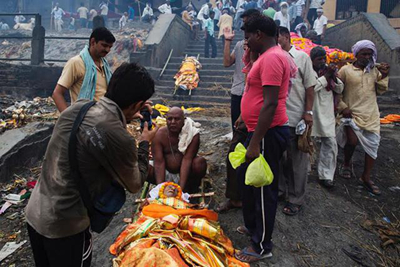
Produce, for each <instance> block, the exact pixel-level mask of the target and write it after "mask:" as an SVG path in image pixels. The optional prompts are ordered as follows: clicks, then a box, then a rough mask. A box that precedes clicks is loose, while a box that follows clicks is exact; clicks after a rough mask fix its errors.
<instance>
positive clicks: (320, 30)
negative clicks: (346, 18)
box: [313, 8, 328, 44]
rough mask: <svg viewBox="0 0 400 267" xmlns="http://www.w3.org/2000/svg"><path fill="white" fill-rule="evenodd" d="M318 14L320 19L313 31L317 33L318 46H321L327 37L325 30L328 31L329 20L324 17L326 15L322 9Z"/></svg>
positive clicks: (315, 23) (315, 22)
mask: <svg viewBox="0 0 400 267" xmlns="http://www.w3.org/2000/svg"><path fill="white" fill-rule="evenodd" d="M317 14H318V17H317V19H316V20H315V21H314V27H313V30H314V31H316V32H317V38H318V41H317V44H321V42H322V39H324V37H325V30H326V25H327V24H328V18H327V17H325V16H324V15H322V14H324V11H323V10H322V8H320V9H318V10H317Z"/></svg>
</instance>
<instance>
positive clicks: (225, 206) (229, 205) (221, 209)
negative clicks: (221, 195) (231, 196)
mask: <svg viewBox="0 0 400 267" xmlns="http://www.w3.org/2000/svg"><path fill="white" fill-rule="evenodd" d="M240 208H241V207H237V206H235V205H233V204H232V202H231V201H230V200H227V201H225V202H223V203H221V204H220V205H218V207H217V208H216V209H215V211H216V212H219V213H222V212H227V211H228V210H232V209H240Z"/></svg>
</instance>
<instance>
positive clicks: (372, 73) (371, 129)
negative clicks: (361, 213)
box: [336, 40, 390, 195]
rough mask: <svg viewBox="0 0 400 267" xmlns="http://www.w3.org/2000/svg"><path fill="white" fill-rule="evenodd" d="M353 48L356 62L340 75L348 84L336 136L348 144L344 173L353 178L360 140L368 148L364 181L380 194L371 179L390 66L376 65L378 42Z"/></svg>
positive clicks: (361, 44)
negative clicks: (381, 101) (379, 96)
mask: <svg viewBox="0 0 400 267" xmlns="http://www.w3.org/2000/svg"><path fill="white" fill-rule="evenodd" d="M352 50H353V54H354V55H355V56H356V61H355V62H354V63H353V64H351V65H346V66H344V67H342V68H341V69H340V71H339V78H340V79H341V80H342V81H343V83H344V90H343V94H342V98H341V100H340V102H339V105H338V112H339V113H340V114H341V116H342V119H341V124H340V126H339V128H338V130H337V136H336V138H337V141H338V144H339V145H340V146H341V147H344V166H343V168H342V170H341V176H342V177H343V178H347V179H350V178H351V176H352V173H353V171H352V165H351V159H352V157H353V153H354V150H355V148H356V146H357V143H358V142H360V144H361V146H362V148H363V149H364V151H365V163H364V172H363V174H362V175H361V178H360V182H362V183H363V185H364V186H365V188H366V189H367V190H368V191H369V192H371V193H373V194H375V195H379V194H381V191H380V190H379V188H378V186H376V185H375V183H374V182H373V181H372V180H371V171H372V167H373V166H374V162H375V159H376V158H377V156H378V148H379V142H380V139H381V137H380V120H379V117H380V116H379V107H378V103H377V100H376V96H377V94H382V93H384V92H386V91H387V90H388V84H389V77H388V75H389V70H390V66H389V64H387V63H381V64H379V65H377V64H376V60H377V55H378V54H377V50H376V47H375V44H374V43H373V42H371V41H369V40H362V41H359V42H357V43H356V44H355V45H354V46H353V48H352Z"/></svg>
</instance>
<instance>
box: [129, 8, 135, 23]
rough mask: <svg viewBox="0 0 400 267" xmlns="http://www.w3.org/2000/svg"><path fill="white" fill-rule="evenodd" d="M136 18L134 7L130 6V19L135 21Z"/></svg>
mask: <svg viewBox="0 0 400 267" xmlns="http://www.w3.org/2000/svg"><path fill="white" fill-rule="evenodd" d="M134 17H135V10H134V9H133V7H131V6H130V7H129V9H128V19H129V20H133V18H134Z"/></svg>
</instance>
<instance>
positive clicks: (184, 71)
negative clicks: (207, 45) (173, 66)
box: [174, 57, 201, 90]
mask: <svg viewBox="0 0 400 267" xmlns="http://www.w3.org/2000/svg"><path fill="white" fill-rule="evenodd" d="M199 69H201V64H200V62H199V61H198V60H197V59H196V58H195V57H187V58H185V59H184V60H183V62H182V64H181V67H180V69H179V71H178V73H177V74H176V75H175V77H174V79H175V86H176V87H180V88H182V89H184V90H193V89H196V88H197V86H198V85H199V81H200V77H199V73H198V72H197V70H199Z"/></svg>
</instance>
